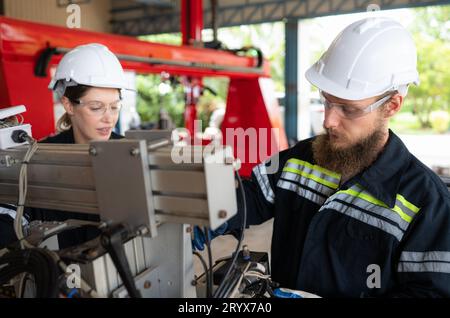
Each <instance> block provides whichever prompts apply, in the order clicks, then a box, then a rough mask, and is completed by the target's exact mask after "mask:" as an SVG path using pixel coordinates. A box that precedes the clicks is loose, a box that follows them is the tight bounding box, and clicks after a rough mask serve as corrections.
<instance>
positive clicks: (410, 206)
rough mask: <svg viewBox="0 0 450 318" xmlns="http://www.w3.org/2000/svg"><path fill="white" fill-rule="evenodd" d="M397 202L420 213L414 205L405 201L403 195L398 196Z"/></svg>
mask: <svg viewBox="0 0 450 318" xmlns="http://www.w3.org/2000/svg"><path fill="white" fill-rule="evenodd" d="M397 200H399V201H400V202H401V203H402V204H403V205H404V206H406V207H407V208H408V209H410V210H411V211H412V212H414V213H417V212H419V210H420V208H418V207H416V206H415V205H414V204H412V203H411V202H409V201H408V200H406V199H405V197H404V196H402V195H401V194H397Z"/></svg>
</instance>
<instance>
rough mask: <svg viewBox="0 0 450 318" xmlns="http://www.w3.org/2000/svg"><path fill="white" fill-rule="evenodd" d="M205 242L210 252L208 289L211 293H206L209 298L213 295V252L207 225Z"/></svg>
mask: <svg viewBox="0 0 450 318" xmlns="http://www.w3.org/2000/svg"><path fill="white" fill-rule="evenodd" d="M204 231H205V243H206V250H207V252H208V262H209V275H208V278H209V279H207V281H206V283H207V284H208V288H207V291H209V293H208V292H207V293H206V297H207V298H211V297H212V290H213V286H212V285H213V275H214V274H213V264H212V252H211V238H210V237H209V229H208V228H206V227H205V229H204Z"/></svg>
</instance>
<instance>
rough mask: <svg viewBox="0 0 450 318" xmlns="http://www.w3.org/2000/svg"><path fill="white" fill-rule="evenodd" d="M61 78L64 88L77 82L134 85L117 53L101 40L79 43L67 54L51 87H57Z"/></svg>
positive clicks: (112, 85)
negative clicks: (129, 81)
mask: <svg viewBox="0 0 450 318" xmlns="http://www.w3.org/2000/svg"><path fill="white" fill-rule="evenodd" d="M58 81H63V87H64V89H65V87H67V86H74V85H77V84H80V85H87V86H94V87H106V88H118V89H132V88H131V86H130V85H129V83H127V80H126V78H125V74H124V71H123V68H122V65H120V62H119V60H118V59H117V57H116V56H115V55H114V53H112V52H111V51H110V50H109V49H108V48H107V47H106V46H104V45H102V44H98V43H91V44H85V45H80V46H77V47H76V48H74V49H73V50H71V51H70V52H68V53H67V54H66V55H64V57H63V58H62V59H61V62H60V63H59V64H58V67H57V69H56V73H55V76H54V78H53V79H52V81H51V82H50V84H49V86H48V88H49V89H52V90H55V89H57V86H58V85H57V84H58ZM64 89H63V90H64ZM62 93H64V92H62Z"/></svg>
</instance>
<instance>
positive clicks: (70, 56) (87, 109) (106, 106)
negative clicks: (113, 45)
mask: <svg viewBox="0 0 450 318" xmlns="http://www.w3.org/2000/svg"><path fill="white" fill-rule="evenodd" d="M49 88H50V89H52V90H54V91H56V93H57V95H58V97H59V98H60V99H61V103H62V105H63V106H64V109H65V111H66V112H65V114H64V115H63V116H62V117H61V118H60V119H59V121H58V124H57V126H58V130H59V131H60V132H61V133H60V134H59V135H56V136H54V137H50V138H47V139H46V140H44V141H43V142H64V141H65V142H66V143H79V144H80V143H81V144H82V143H88V142H89V141H91V140H108V139H110V138H113V139H116V138H120V136H119V135H116V134H114V133H113V128H114V126H115V125H116V123H117V120H118V118H119V112H120V109H121V104H122V101H121V90H122V89H128V88H129V86H128V84H127V82H126V80H125V75H124V71H123V69H122V66H121V65H120V62H119V60H118V59H117V57H116V56H115V55H114V54H113V53H112V52H111V51H110V50H109V49H108V48H107V47H106V46H104V45H101V44H96V43H93V44H86V45H81V46H78V47H76V48H74V49H73V50H71V51H70V52H68V53H67V54H66V55H65V56H64V57H63V58H62V60H61V62H60V63H59V64H58V67H57V69H56V73H55V76H54V78H53V80H52V81H51V82H50V85H49Z"/></svg>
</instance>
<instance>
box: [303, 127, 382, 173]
mask: <svg viewBox="0 0 450 318" xmlns="http://www.w3.org/2000/svg"><path fill="white" fill-rule="evenodd" d="M385 133H386V132H385V131H384V129H383V127H382V126H379V127H377V129H375V131H374V132H372V133H371V134H370V135H369V136H367V137H365V138H363V139H361V140H359V141H358V142H357V143H355V144H353V145H351V146H349V147H346V148H337V147H336V146H334V145H333V144H332V143H331V141H330V137H329V135H328V132H327V134H325V135H319V136H317V138H316V139H315V140H314V141H313V143H312V150H313V156H314V160H315V161H316V163H317V164H318V165H319V166H321V167H324V168H327V169H329V170H331V171H334V172H337V173H339V174H341V175H342V176H343V177H346V178H350V177H353V176H355V175H356V174H358V173H359V172H361V171H362V170H364V169H366V168H367V167H369V166H370V165H371V164H372V163H373V162H374V161H375V159H376V158H377V156H378V154H379V153H380V150H381V145H382V142H383V139H384V137H385Z"/></svg>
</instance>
